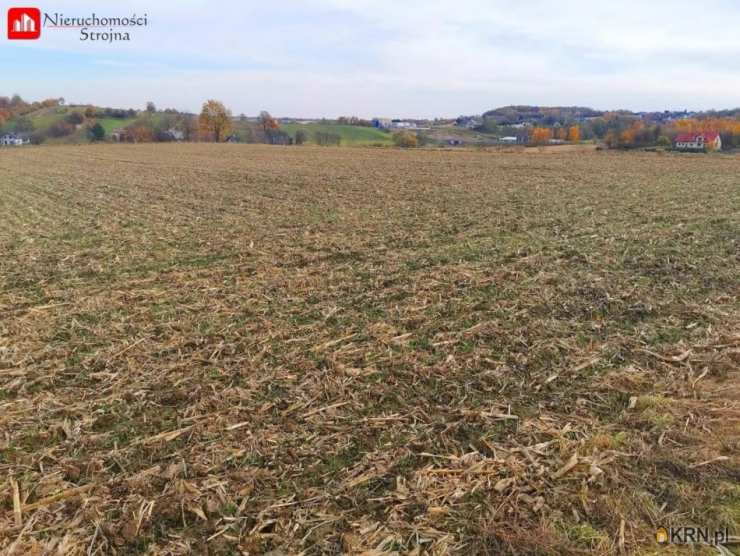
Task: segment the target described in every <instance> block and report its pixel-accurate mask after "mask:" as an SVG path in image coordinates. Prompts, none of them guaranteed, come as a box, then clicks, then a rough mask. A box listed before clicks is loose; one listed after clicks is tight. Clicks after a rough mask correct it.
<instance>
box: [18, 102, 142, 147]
mask: <svg viewBox="0 0 740 556" xmlns="http://www.w3.org/2000/svg"><path fill="white" fill-rule="evenodd" d="M90 110H92V113H93V114H95V115H94V116H93V117H92V118H88V117H86V116H85V112H86V111H87V112H88V113H91V112H90ZM107 110H108V114H111V113H115V114H118V115H119V117H114V116H111V115H106V109H105V108H99V107H89V106H52V107H49V108H41V109H39V110H36V111H34V112H30V113H28V114H26V115H25V116H26V117H27V118H28V119H29V120H30V122H31V124H32V127H33V129H32V130H31V133H32V134H34V135H36V136H43V137H44V139H45V142H49V143H80V142H87V141H88V136H87V127H88V125H90V124H91V123H93V122H94V123H99V124H100V125H102V126H103V129H104V130H105V133H106V135H110V133H111V132H112V131H113V130H115V129H118V128H123V127H126V126H128V125H130V124H132V123H133V122H135V121H136V119H137V117H138V112H137V111H135V110H112V109H107ZM72 114H78V115H79V116H80V117H81V118H82V121H81V122H79V123H71V122H70V120H72V116H71V115H72ZM73 121H74V120H73ZM67 132H69V133H67Z"/></svg>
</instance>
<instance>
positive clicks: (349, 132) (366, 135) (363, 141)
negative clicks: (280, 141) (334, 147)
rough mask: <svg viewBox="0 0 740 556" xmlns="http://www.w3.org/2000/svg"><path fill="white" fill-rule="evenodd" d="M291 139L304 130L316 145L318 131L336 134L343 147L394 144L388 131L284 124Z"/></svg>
mask: <svg viewBox="0 0 740 556" xmlns="http://www.w3.org/2000/svg"><path fill="white" fill-rule="evenodd" d="M280 127H281V128H282V129H283V130H284V131H285V132H286V133H288V134H289V135H290V136H291V137H295V133H296V131H298V130H299V129H302V130H304V131H306V132H307V133H308V142H309V143H314V142H315V140H314V134H315V133H316V132H317V131H320V132H326V133H336V134H338V135H339V136H340V137H341V138H342V142H341V144H342V145H372V144H374V143H379V144H382V145H391V144H393V137H392V136H391V134H390V133H388V132H386V131H381V130H379V129H376V128H374V127H363V126H354V125H339V124H320V123H315V124H283V125H281V126H280Z"/></svg>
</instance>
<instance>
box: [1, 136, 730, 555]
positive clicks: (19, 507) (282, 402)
mask: <svg viewBox="0 0 740 556" xmlns="http://www.w3.org/2000/svg"><path fill="white" fill-rule="evenodd" d="M0 252H1V255H2V256H0V477H2V478H3V482H2V487H1V488H2V491H1V492H2V496H1V497H0V552H1V551H5V552H13V551H15V553H17V554H44V553H49V554H264V553H272V554H297V553H303V554H339V553H351V554H360V553H366V554H394V553H396V554H407V553H411V554H439V555H441V554H450V553H452V554H454V553H466V554H508V553H513V554H613V553H617V552H622V553H625V554H632V553H649V552H651V551H654V550H657V548H658V545H657V544H656V542H655V530H656V528H657V527H658V526H666V527H668V526H671V525H673V526H680V525H704V526H707V527H710V528H721V527H728V528H729V529H730V531H731V532H732V533H734V534H737V533H738V531H737V524H738V521H739V519H740V487H738V484H739V483H740V480H739V479H740V457H739V456H738V454H739V450H738V447H739V443H740V435H739V432H740V431H739V421H738V419H739V418H740V389H739V386H738V375H739V373H738V368H739V367H740V300H739V299H738V296H739V295H740V285H739V279H738V276H740V262H739V260H738V257H739V256H740V157H738V156H721V155H714V156H690V155H674V154H667V155H663V156H660V155H658V154H656V153H615V152H562V153H559V152H558V151H555V150H552V151H548V152H535V151H533V152H529V151H527V152H524V151H518V152H510V153H501V152H499V153H491V152H482V151H480V152H473V151H467V152H466V151H458V152H449V151H447V152H446V151H435V150H419V151H401V150H390V149H359V148H357V149H354V148H353V149H333V148H325V149H322V148H314V147H301V148H280V147H267V146H242V145H198V144H191V145H130V146H124V145H111V146H86V147H48V148H44V147H40V148H25V149H17V150H13V151H4V152H2V153H0ZM666 550H667V551H668V553H671V552H670V550H674V551H676V552H675V553H679V552H680V551H681V550H683V548H682V547H679V546H673V547H672V548H669V549H666ZM707 550H709V549H707ZM708 553H709V552H708Z"/></svg>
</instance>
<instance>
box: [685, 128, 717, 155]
mask: <svg viewBox="0 0 740 556" xmlns="http://www.w3.org/2000/svg"><path fill="white" fill-rule="evenodd" d="M674 145H675V146H676V149H678V150H680V151H715V150H717V151H718V150H719V149H721V148H722V139H721V138H720V136H719V133H717V132H716V131H696V132H693V133H679V134H678V135H676V140H675V141H674Z"/></svg>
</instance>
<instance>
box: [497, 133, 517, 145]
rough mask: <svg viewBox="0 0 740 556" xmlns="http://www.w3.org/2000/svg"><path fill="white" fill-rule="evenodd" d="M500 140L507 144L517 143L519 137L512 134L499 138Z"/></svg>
mask: <svg viewBox="0 0 740 556" xmlns="http://www.w3.org/2000/svg"><path fill="white" fill-rule="evenodd" d="M498 142H499V143H503V144H505V145H516V144H517V143H518V142H519V139H518V138H516V137H514V136H513V135H510V136H507V137H501V138H499V140H498Z"/></svg>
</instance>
